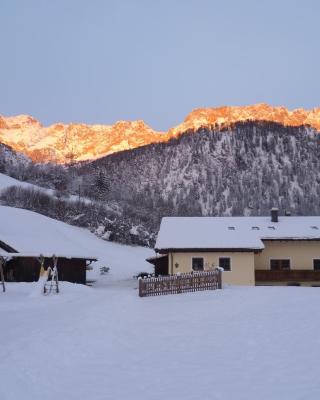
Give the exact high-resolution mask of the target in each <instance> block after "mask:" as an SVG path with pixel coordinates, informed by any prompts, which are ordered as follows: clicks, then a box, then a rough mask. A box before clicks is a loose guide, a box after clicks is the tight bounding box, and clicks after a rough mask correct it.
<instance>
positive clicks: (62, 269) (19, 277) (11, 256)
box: [0, 253, 97, 284]
mask: <svg viewBox="0 0 320 400" xmlns="http://www.w3.org/2000/svg"><path fill="white" fill-rule="evenodd" d="M53 256H54V255H52V256H49V255H45V256H44V268H45V269H47V268H48V267H53ZM0 257H1V258H2V260H3V271H4V279H5V281H7V282H34V281H37V280H38V279H39V273H40V267H41V262H40V259H41V255H40V254H23V253H6V254H5V253H0ZM56 257H57V260H58V262H57V268H58V278H59V280H60V281H68V282H72V283H81V284H85V283H86V271H87V269H88V267H89V265H90V264H91V263H92V262H93V261H97V259H96V258H92V257H86V258H82V257H81V258H80V257H70V256H65V255H56Z"/></svg>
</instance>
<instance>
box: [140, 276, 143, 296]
mask: <svg viewBox="0 0 320 400" xmlns="http://www.w3.org/2000/svg"><path fill="white" fill-rule="evenodd" d="M139 296H140V297H143V294H142V278H140V279H139Z"/></svg>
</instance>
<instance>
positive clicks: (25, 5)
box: [0, 0, 320, 130]
mask: <svg viewBox="0 0 320 400" xmlns="http://www.w3.org/2000/svg"><path fill="white" fill-rule="evenodd" d="M319 15H320V2H319V1H317V0H314V1H313V0H304V1H301V0H299V1H296V0H267V1H263V0H233V1H232V0H224V1H221V0H219V1H215V0H211V1H210V0H154V1H153V0H101V1H100V0H90V1H88V0H55V1H51V0H28V1H25V0H20V1H19V0H0V19H1V23H0V48H1V58H0V61H1V62H0V114H2V115H6V116H11V115H17V114H30V115H32V116H33V117H35V118H37V119H39V120H40V121H41V122H42V123H43V124H44V125H49V124H52V123H54V122H65V123H68V122H84V123H103V124H113V123H114V122H116V121H117V120H136V119H143V120H144V121H145V122H146V123H147V124H149V125H150V126H151V127H153V128H154V129H157V130H167V129H168V128H169V127H172V126H175V125H177V124H179V123H180V122H182V121H183V120H184V118H185V117H186V115H187V114H188V113H189V112H190V111H191V110H193V109H194V108H199V107H218V106H222V105H247V104H254V103H260V102H267V103H269V104H271V105H283V106H286V107H288V108H289V109H293V108H298V107H304V108H308V109H310V108H314V107H320V77H319V71H320V51H319V47H320V24H319Z"/></svg>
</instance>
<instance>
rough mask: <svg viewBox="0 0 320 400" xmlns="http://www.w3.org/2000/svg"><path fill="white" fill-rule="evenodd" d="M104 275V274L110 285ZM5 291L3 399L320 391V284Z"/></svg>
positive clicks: (0, 303)
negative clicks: (151, 292)
mask: <svg viewBox="0 0 320 400" xmlns="http://www.w3.org/2000/svg"><path fill="white" fill-rule="evenodd" d="M103 281H104V282H103ZM103 281H102V282H100V284H99V285H98V286H97V288H88V287H83V286H80V285H71V284H67V283H65V284H63V285H62V294H61V295H58V296H52V297H47V298H43V297H42V296H40V295H38V294H37V293H33V294H32V291H33V290H34V284H11V285H8V293H6V294H5V295H2V294H1V297H0V315H1V330H0V360H1V362H0V379H1V385H0V399H1V400H11V399H12V400H13V399H14V400H17V399H26V400H28V399H30V400H31V399H33V400H37V399H48V400H51V399H59V398H60V399H68V400H73V399H85V398H89V399H92V400H98V399H99V400H100V399H101V400H102V399H159V400H160V399H234V398H236V399H246V400H247V399H282V400H283V399H290V400H292V399H319V397H320V381H319V378H318V366H319V359H320V338H319V329H320V322H319V311H318V304H319V301H320V290H319V288H302V287H301V288H295V287H290V288H288V287H283V288H279V287H273V288H271V287H257V288H227V289H224V290H222V291H215V292H202V293H191V294H184V295H176V296H163V297H155V298H145V299H140V298H139V297H138V295H137V290H136V289H135V287H136V286H137V283H136V282H135V281H133V280H131V279H129V277H127V278H124V277H121V278H119V280H118V284H117V281H116V280H113V281H112V280H111V282H107V281H108V278H107V276H105V277H103Z"/></svg>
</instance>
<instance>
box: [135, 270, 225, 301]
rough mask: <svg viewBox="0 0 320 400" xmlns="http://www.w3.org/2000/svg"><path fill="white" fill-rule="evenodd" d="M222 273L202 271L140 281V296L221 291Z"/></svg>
mask: <svg viewBox="0 0 320 400" xmlns="http://www.w3.org/2000/svg"><path fill="white" fill-rule="evenodd" d="M221 288H222V284H221V271H219V270H214V271H201V272H191V273H188V274H180V275H172V276H159V277H157V278H145V279H139V296H140V297H146V296H161V295H163V294H176V293H186V292H197V291H200V290H215V289H221Z"/></svg>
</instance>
